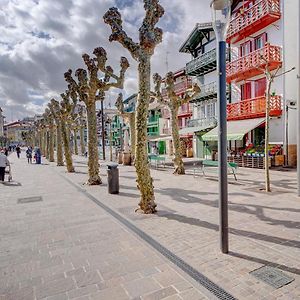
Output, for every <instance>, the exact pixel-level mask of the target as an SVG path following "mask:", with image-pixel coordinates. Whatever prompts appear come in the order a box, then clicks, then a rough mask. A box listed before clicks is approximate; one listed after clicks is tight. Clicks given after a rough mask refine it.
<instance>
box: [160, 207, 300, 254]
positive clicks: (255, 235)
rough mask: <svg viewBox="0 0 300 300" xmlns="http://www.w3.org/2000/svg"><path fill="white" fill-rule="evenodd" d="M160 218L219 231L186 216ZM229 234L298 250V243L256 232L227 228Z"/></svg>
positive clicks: (299, 243)
mask: <svg viewBox="0 0 300 300" xmlns="http://www.w3.org/2000/svg"><path fill="white" fill-rule="evenodd" d="M162 217H163V218H167V219H168V220H174V221H178V222H181V223H185V224H189V225H194V226H198V227H202V228H207V229H210V230H214V231H216V232H217V231H219V225H217V224H214V223H210V222H207V221H202V220H199V219H196V218H192V217H187V216H183V215H179V214H174V213H172V214H165V215H164V216H162ZM229 233H231V234H234V235H238V236H244V237H247V238H251V239H255V240H259V241H264V242H269V243H272V244H279V245H280V244H283V243H284V246H285V247H291V248H297V249H299V248H300V241H295V240H289V239H284V238H280V237H276V236H271V235H265V234H262V233H257V232H253V231H247V230H243V229H235V228H229Z"/></svg>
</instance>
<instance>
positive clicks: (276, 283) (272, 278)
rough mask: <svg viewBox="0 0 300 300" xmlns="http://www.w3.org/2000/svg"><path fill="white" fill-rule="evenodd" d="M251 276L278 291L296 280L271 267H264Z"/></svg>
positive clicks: (253, 272)
mask: <svg viewBox="0 0 300 300" xmlns="http://www.w3.org/2000/svg"><path fill="white" fill-rule="evenodd" d="M250 274H251V275H253V276H255V277H256V278H258V279H260V280H262V281H263V282H265V283H267V284H269V285H271V286H273V287H274V288H276V289H279V288H281V287H283V286H285V285H287V284H289V283H291V282H292V281H294V280H295V279H294V278H292V277H290V276H287V275H286V274H284V273H283V272H281V271H280V270H278V269H276V268H273V267H269V266H263V267H261V268H259V269H256V270H254V271H252V272H250Z"/></svg>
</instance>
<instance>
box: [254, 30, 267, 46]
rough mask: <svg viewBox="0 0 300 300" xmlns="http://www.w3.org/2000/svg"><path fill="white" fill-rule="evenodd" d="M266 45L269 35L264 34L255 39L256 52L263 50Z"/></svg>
mask: <svg viewBox="0 0 300 300" xmlns="http://www.w3.org/2000/svg"><path fill="white" fill-rule="evenodd" d="M266 43H267V33H266V32H264V33H262V34H260V35H259V36H257V37H256V38H254V50H258V49H261V48H263V47H264V46H265V44H266Z"/></svg>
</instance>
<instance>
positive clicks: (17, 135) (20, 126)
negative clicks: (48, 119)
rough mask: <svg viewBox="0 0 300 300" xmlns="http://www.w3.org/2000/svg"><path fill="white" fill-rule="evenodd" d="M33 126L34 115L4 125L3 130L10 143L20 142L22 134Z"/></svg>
mask: <svg viewBox="0 0 300 300" xmlns="http://www.w3.org/2000/svg"><path fill="white" fill-rule="evenodd" d="M33 127H34V117H32V118H31V117H28V118H24V119H23V120H21V121H20V120H18V121H15V122H11V123H8V124H5V125H4V132H5V135H6V137H7V139H8V140H9V142H11V143H22V142H23V134H24V133H26V132H28V131H30V130H31V129H33Z"/></svg>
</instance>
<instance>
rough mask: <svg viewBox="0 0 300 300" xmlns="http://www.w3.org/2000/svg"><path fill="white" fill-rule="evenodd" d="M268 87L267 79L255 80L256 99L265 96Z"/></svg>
mask: <svg viewBox="0 0 300 300" xmlns="http://www.w3.org/2000/svg"><path fill="white" fill-rule="evenodd" d="M266 87H267V81H266V78H261V79H258V80H255V97H256V98H257V97H262V96H265V93H266Z"/></svg>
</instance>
